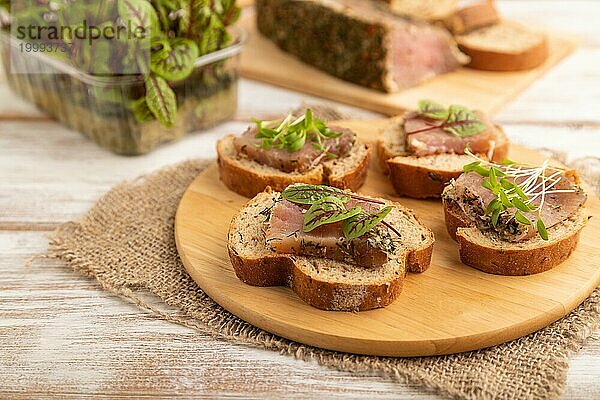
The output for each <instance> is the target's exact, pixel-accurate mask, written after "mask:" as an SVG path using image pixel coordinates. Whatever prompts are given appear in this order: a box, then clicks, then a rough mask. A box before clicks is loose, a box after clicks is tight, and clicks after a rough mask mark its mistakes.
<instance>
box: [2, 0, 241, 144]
mask: <svg viewBox="0 0 600 400" xmlns="http://www.w3.org/2000/svg"><path fill="white" fill-rule="evenodd" d="M0 6H2V8H3V9H4V10H5V14H4V20H5V23H4V24H3V30H2V32H0V46H1V48H0V51H1V52H2V61H3V65H4V70H5V73H6V76H7V80H8V83H9V85H10V86H11V88H12V89H13V90H14V91H15V92H16V93H18V94H19V95H21V96H22V97H24V98H26V99H27V100H29V101H31V102H33V103H34V104H36V105H37V106H38V107H40V108H41V109H42V110H44V111H45V112H46V113H48V114H49V115H50V116H52V117H53V118H56V119H57V120H59V121H61V122H63V123H64V124H66V125H68V126H70V127H72V128H74V129H77V130H79V131H81V132H82V133H84V134H85V135H86V136H88V137H90V138H92V139H93V140H94V141H95V142H97V143H98V144H99V145H101V146H103V147H105V148H108V149H110V150H112V151H114V152H116V153H120V154H142V153H146V152H149V151H151V150H152V149H154V148H155V147H156V146H157V145H159V144H160V143H163V142H166V141H171V140H174V139H177V138H180V137H182V136H183V135H185V134H186V133H188V132H191V131H194V130H199V129H204V128H208V127H211V126H214V125H216V124H217V123H219V122H221V121H223V120H225V119H227V118H229V117H231V116H232V115H233V114H234V113H235V110H236V106H237V80H238V73H237V64H238V56H239V52H240V50H241V46H242V44H243V35H242V34H241V33H240V32H239V31H237V30H235V29H231V28H230V26H231V24H232V23H234V22H235V21H236V20H237V18H238V16H239V12H240V10H239V8H238V7H237V6H236V4H235V0H211V1H209V0H152V1H148V0H61V1H52V0H12V1H10V2H9V1H6V0H0ZM6 22H8V23H6ZM32 27H33V28H32ZM40 27H41V29H40ZM140 32H141V33H140ZM115 33H117V34H115ZM118 34H122V36H119V35H118Z"/></svg>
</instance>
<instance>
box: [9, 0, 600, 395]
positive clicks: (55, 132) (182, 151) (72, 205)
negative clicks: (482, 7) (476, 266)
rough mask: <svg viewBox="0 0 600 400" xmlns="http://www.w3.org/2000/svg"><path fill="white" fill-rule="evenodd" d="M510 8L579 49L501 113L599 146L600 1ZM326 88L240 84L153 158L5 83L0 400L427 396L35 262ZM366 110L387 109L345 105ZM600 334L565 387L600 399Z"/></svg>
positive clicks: (535, 129)
mask: <svg viewBox="0 0 600 400" xmlns="http://www.w3.org/2000/svg"><path fill="white" fill-rule="evenodd" d="M500 9H501V11H502V12H503V13H504V15H506V16H509V17H512V18H516V19H520V20H524V21H527V20H530V21H535V22H536V23H537V24H543V25H546V26H549V27H555V28H557V29H562V30H565V31H571V32H575V33H579V34H580V35H581V36H582V40H583V43H582V47H581V48H580V49H579V50H578V51H577V52H576V53H575V54H574V55H573V56H571V57H570V58H569V59H568V60H566V61H565V62H563V63H562V64H561V65H560V66H558V67H557V68H556V69H554V70H553V71H552V72H550V73H549V74H548V75H547V76H545V77H544V78H543V79H542V80H540V81H538V82H537V83H536V84H534V85H533V86H532V87H531V88H530V89H529V90H528V91H527V92H525V93H524V94H523V95H522V96H520V97H519V98H518V99H516V100H515V101H514V102H513V103H512V104H510V105H509V106H507V107H506V108H505V109H504V110H503V111H502V112H501V113H500V114H498V115H496V116H495V120H496V121H497V122H498V123H500V124H502V125H503V126H504V127H505V129H506V131H507V133H508V135H509V136H510V138H511V139H512V140H513V141H515V142H517V143H524V144H527V145H530V146H533V147H542V146H543V147H548V148H553V149H555V150H561V151H565V152H566V153H567V155H568V157H569V159H574V158H579V157H584V156H591V155H595V156H599V155H600V140H599V138H600V68H599V67H598V66H599V65H600V24H599V23H598V21H599V18H600V1H568V2H567V1H503V2H501V4H500ZM311 100H312V101H314V100H318V99H314V98H310V97H308V96H305V95H302V94H299V93H294V92H290V91H287V90H282V89H279V88H275V87H272V86H268V85H263V84H260V83H257V82H253V81H247V80H242V82H241V84H240V100H239V112H238V116H237V118H236V120H235V121H233V122H229V123H225V124H223V125H220V126H218V127H216V128H214V129H211V130H210V131H208V132H202V133H198V134H194V135H191V136H189V137H187V138H185V139H184V140H182V141H180V142H178V143H175V144H172V145H169V146H167V147H163V148H161V149H159V150H158V151H156V152H154V153H152V154H150V155H147V156H143V157H134V158H132V157H119V156H115V155H112V154H110V153H108V152H106V151H104V150H102V149H100V148H98V147H96V146H95V145H94V144H93V143H91V142H90V141H88V140H86V139H84V138H83V137H82V136H81V135H79V134H78V133H76V132H73V131H70V130H68V129H65V128H64V127H62V126H61V125H59V124H57V123H55V122H52V121H50V120H49V119H47V118H46V117H45V116H44V115H43V114H41V113H39V112H37V111H36V110H34V109H33V108H32V107H31V106H29V105H28V104H27V103H25V102H23V101H22V100H20V99H18V98H16V97H15V96H14V95H13V94H12V93H10V92H9V90H8V88H7V86H6V84H5V83H4V82H0V151H1V153H0V154H1V155H0V397H2V398H6V397H40V396H43V397H48V396H51V395H54V396H57V397H64V396H72V397H84V396H87V395H97V396H98V397H115V396H117V395H120V396H125V397H138V396H139V395H144V396H152V395H163V396H165V395H178V394H186V395H195V396H196V397H198V396H206V397H215V396H216V397H230V396H231V397H235V396H240V397H259V398H264V397H266V396H267V397H270V396H285V397H311V398H316V397H321V396H327V397H349V398H356V397H363V398H390V397H393V398H406V399H408V398H411V399H413V398H423V399H425V398H430V397H431V395H430V394H427V393H425V392H423V391H422V390H421V389H420V388H419V387H416V386H403V385H398V384H395V383H392V382H390V381H389V380H387V379H383V378H369V379H366V378H360V377H355V376H352V375H350V374H347V373H343V372H338V371H333V370H329V369H326V368H323V367H319V366H318V365H316V364H312V363H305V362H302V361H296V360H294V359H291V358H288V357H284V356H280V355H278V354H276V353H273V352H270V351H262V350H257V349H253V348H248V347H245V346H243V345H235V344H232V343H228V342H225V341H220V340H216V339H213V338H211V337H209V336H207V335H203V334H201V333H198V332H196V331H193V330H190V329H188V328H185V327H182V326H178V325H174V324H170V323H167V322H164V321H162V320H160V319H158V318H155V317H153V316H152V315H149V314H147V313H146V312H144V311H142V310H140V309H139V308H137V307H136V306H133V305H130V304H128V303H126V302H124V301H122V300H120V299H119V298H118V297H115V296H112V295H110V294H108V293H106V292H105V291H103V290H102V289H100V287H99V286H98V285H97V284H96V283H95V282H94V281H92V280H89V279H86V278H83V277H81V276H79V275H78V274H76V273H74V272H71V271H69V270H68V269H67V268H65V267H64V266H63V265H62V264H61V263H60V262H58V261H54V262H46V263H45V265H44V266H40V265H38V264H36V265H33V266H30V267H26V266H24V262H25V260H26V259H27V258H28V257H29V256H31V255H35V254H39V253H41V252H43V251H44V250H45V249H46V246H47V239H46V234H47V233H48V232H49V231H51V230H52V229H54V228H55V227H56V226H57V225H58V224H60V223H63V222H66V221H69V220H72V219H75V218H78V217H79V216H81V215H82V214H83V213H85V212H86V211H87V210H88V209H89V208H90V207H91V206H92V205H93V204H94V202H95V201H96V200H97V199H98V197H99V196H100V195H101V194H103V193H104V192H105V191H107V190H108V189H109V188H110V187H111V186H113V185H115V184H116V183H118V182H119V181H121V180H123V179H129V178H133V177H135V176H137V175H139V174H141V173H145V172H150V171H152V170H155V169H157V168H159V167H161V166H163V165H167V164H171V163H174V162H177V161H180V160H184V159H188V158H194V157H213V156H214V155H215V152H214V143H215V140H216V139H217V138H219V137H221V136H223V135H225V134H227V133H231V132H240V131H241V130H242V129H244V128H245V127H246V125H247V122H246V121H247V120H248V118H249V117H250V116H257V117H260V116H264V115H273V114H278V113H283V112H286V111H288V110H289V109H291V108H294V107H296V106H298V104H299V103H300V102H301V101H311ZM342 108H343V109H346V110H350V111H351V112H352V113H354V115H356V116H357V117H367V118H374V117H377V115H374V114H372V113H368V112H365V111H361V110H357V109H353V108H348V107H342ZM599 338H600V334H599V332H596V333H595V334H594V338H593V339H592V340H591V341H590V342H589V343H588V345H587V346H586V347H584V348H583V349H582V351H581V352H579V353H578V354H577V355H575V356H573V357H572V359H571V370H570V372H569V378H568V386H567V389H566V391H565V397H566V398H577V399H579V398H585V399H598V398H600V341H599V340H598V339H599Z"/></svg>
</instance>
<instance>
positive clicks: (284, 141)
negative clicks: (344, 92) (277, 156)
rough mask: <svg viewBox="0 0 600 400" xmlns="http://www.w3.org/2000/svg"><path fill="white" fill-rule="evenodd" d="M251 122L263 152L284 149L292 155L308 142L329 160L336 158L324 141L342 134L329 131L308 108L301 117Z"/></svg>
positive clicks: (290, 115) (288, 116)
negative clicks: (256, 131) (256, 129)
mask: <svg viewBox="0 0 600 400" xmlns="http://www.w3.org/2000/svg"><path fill="white" fill-rule="evenodd" d="M253 121H254V123H255V124H256V127H257V128H258V133H257V134H256V137H257V138H259V139H262V140H261V147H262V148H263V149H265V150H270V149H272V148H275V149H285V150H287V151H288V152H290V153H294V152H296V151H300V150H301V149H302V148H303V147H304V145H305V144H306V141H307V140H309V141H310V143H311V145H312V147H313V148H315V149H317V150H319V151H322V152H323V153H325V154H326V156H327V157H329V158H336V155H335V154H333V153H331V152H329V147H327V146H326V145H325V141H326V140H327V139H335V138H337V137H339V136H340V135H341V134H342V132H336V131H332V130H331V129H329V128H328V127H327V125H326V124H325V122H324V121H322V120H320V119H318V118H316V117H314V116H313V114H312V110H311V109H310V108H307V109H306V112H305V113H304V114H303V115H300V116H295V115H293V114H288V115H287V116H286V117H285V118H284V119H283V120H272V121H261V120H257V119H255V120H253Z"/></svg>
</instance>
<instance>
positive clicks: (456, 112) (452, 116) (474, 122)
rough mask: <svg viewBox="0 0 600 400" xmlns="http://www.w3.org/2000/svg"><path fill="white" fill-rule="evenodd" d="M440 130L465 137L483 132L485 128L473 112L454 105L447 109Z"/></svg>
mask: <svg viewBox="0 0 600 400" xmlns="http://www.w3.org/2000/svg"><path fill="white" fill-rule="evenodd" d="M441 128H442V129H443V130H445V131H446V132H450V133H452V134H454V135H456V136H460V137H466V136H473V135H476V134H478V133H481V132H483V131H485V130H486V129H487V126H486V125H485V124H484V123H483V122H481V120H480V119H479V117H477V115H475V113H474V112H473V111H471V110H469V109H468V108H466V107H463V106H459V105H456V104H454V105H451V106H450V108H449V109H448V118H447V119H446V121H445V122H444V124H443V125H442V127H441Z"/></svg>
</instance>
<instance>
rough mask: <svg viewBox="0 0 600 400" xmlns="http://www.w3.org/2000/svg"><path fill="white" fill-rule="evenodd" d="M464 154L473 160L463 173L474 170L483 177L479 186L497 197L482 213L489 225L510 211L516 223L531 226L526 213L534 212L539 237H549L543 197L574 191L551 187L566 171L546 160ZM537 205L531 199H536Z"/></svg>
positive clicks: (495, 223) (494, 223)
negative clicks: (492, 158)
mask: <svg viewBox="0 0 600 400" xmlns="http://www.w3.org/2000/svg"><path fill="white" fill-rule="evenodd" d="M466 153H467V154H468V155H470V156H471V157H473V158H475V159H476V161H474V162H472V163H470V164H467V165H465V166H464V167H463V170H464V172H475V173H477V174H479V175H481V176H482V177H484V179H483V181H482V183H481V185H482V186H483V187H484V188H486V189H487V190H489V191H491V192H492V193H493V194H494V195H495V196H496V198H495V199H493V200H492V201H491V202H490V203H489V204H488V205H487V207H486V210H485V213H486V215H488V216H489V217H490V220H491V223H492V226H494V227H495V226H497V225H498V220H499V218H500V216H501V215H502V214H503V213H505V212H507V211H509V210H513V211H514V215H513V216H512V217H511V218H514V220H515V221H516V222H518V223H519V224H522V225H532V224H533V222H532V221H531V220H530V219H529V218H528V217H527V216H526V215H525V214H526V213H533V212H537V219H536V222H535V226H536V228H537V232H538V234H539V235H540V237H541V238H542V239H544V240H548V230H547V229H546V224H545V223H544V221H543V220H542V209H543V207H544V204H545V200H546V196H548V195H549V194H554V193H573V192H574V191H575V190H574V189H554V187H555V186H556V184H558V182H560V180H561V179H562V175H563V174H564V172H565V170H564V169H560V168H556V167H552V166H550V165H549V163H548V160H546V161H544V163H542V165H541V166H537V167H535V166H529V165H526V164H518V163H516V162H514V161H511V160H505V161H504V162H503V163H502V164H497V163H492V162H489V161H486V160H484V159H481V158H479V157H478V156H476V155H475V154H473V153H472V152H471V151H469V150H468V149H467V150H466ZM538 199H539V204H537V205H536V204H535V203H534V202H536V201H538Z"/></svg>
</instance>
